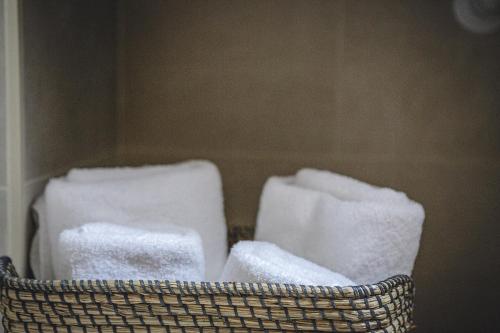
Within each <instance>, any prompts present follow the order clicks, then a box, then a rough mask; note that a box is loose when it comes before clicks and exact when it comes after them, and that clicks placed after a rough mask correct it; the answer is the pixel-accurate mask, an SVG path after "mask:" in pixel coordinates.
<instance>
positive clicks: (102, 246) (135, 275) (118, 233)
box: [58, 223, 205, 281]
mask: <svg viewBox="0 0 500 333" xmlns="http://www.w3.org/2000/svg"><path fill="white" fill-rule="evenodd" d="M58 247H59V250H60V251H59V252H60V253H61V256H62V260H63V262H65V263H67V265H68V267H65V268H63V271H64V274H62V275H61V278H65V279H75V280H80V279H83V280H87V279H111V280H114V279H116V280H128V279H143V280H171V281H174V280H180V281H202V280H203V279H204V276H205V262H204V256H203V246H202V242H201V238H200V236H199V235H198V233H197V232H195V231H194V230H192V229H187V228H180V227H177V226H172V225H170V226H167V225H162V226H161V228H159V227H158V224H148V223H141V227H140V228H136V227H127V226H122V225H117V224H109V223H90V224H85V225H82V226H80V227H77V228H74V229H67V230H64V231H63V232H62V233H61V234H60V236H59V243H58Z"/></svg>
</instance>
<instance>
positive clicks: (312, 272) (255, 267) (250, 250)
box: [219, 241, 356, 286]
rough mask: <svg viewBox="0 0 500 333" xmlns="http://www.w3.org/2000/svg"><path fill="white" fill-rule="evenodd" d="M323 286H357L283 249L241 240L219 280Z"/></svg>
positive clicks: (263, 243) (339, 275)
mask: <svg viewBox="0 0 500 333" xmlns="http://www.w3.org/2000/svg"><path fill="white" fill-rule="evenodd" d="M219 280H220V281H228V282H233V281H236V282H265V283H267V282H270V283H293V284H302V285H321V286H352V285H356V283H354V282H353V281H351V280H349V279H348V278H346V277H345V276H343V275H341V274H338V273H335V272H332V271H330V270H329V269H326V268H324V267H321V266H319V265H316V264H315V263H313V262H311V261H308V260H305V259H303V258H300V257H297V256H294V255H293V254H291V253H289V252H286V251H284V250H282V249H280V248H279V247H278V246H276V245H274V244H271V243H268V242H257V241H240V242H238V243H237V244H236V245H234V246H233V248H232V249H231V253H230V254H229V258H228V260H227V263H226V266H225V267H224V271H223V273H222V275H221V277H220V279H219Z"/></svg>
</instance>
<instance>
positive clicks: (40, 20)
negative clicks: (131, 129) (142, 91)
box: [23, 0, 116, 180]
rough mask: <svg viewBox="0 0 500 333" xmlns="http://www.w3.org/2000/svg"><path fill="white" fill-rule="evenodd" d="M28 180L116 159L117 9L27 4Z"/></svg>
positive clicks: (52, 0)
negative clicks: (110, 157)
mask: <svg viewBox="0 0 500 333" xmlns="http://www.w3.org/2000/svg"><path fill="white" fill-rule="evenodd" d="M23 23H24V25H23V48H24V91H25V95H24V103H25V105H24V107H25V133H26V170H25V175H26V178H27V179H28V180H31V179H33V178H38V177H41V176H42V177H44V176H46V175H52V174H53V173H54V172H55V171H58V172H61V171H64V170H65V169H67V168H68V167H70V166H73V165H76V164H78V163H82V162H89V161H94V160H96V159H101V158H103V157H106V156H108V155H110V154H112V151H113V149H114V142H115V131H114V128H115V113H114V110H115V93H114V92H115V90H114V89H115V68H116V66H115V4H114V2H113V1H98V0H92V1H84V0H71V1H65V0H49V1H25V2H24V3H23Z"/></svg>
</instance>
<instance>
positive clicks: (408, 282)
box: [0, 256, 414, 299]
mask: <svg viewBox="0 0 500 333" xmlns="http://www.w3.org/2000/svg"><path fill="white" fill-rule="evenodd" d="M1 285H4V286H7V287H9V288H13V289H17V290H21V291H43V292H58V293H59V292H78V293H87V292H92V293H96V292H97V293H130V292H132V293H141V294H178V295H182V296H184V295H200V294H207V295H210V294H211V295H231V296H243V295H255V296H284V297H313V298H317V297H341V298H352V299H361V298H366V297H372V296H378V295H383V294H386V293H387V292H390V291H391V290H394V289H395V288H398V287H403V288H409V289H413V287H414V283H413V279H412V278H411V277H410V276H408V275H403V274H400V275H395V276H392V277H389V278H387V279H385V280H383V281H380V282H378V283H374V284H362V285H355V286H344V287H340V286H312V285H297V284H287V283H259V282H250V283H248V282H204V281H201V282H193V281H169V280H99V279H95V280H66V279H65V280H37V279H28V278H21V277H19V276H18V274H17V273H16V270H15V268H14V265H13V263H12V261H11V259H10V258H9V257H6V256H4V257H0V286H1Z"/></svg>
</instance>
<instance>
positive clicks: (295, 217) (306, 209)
mask: <svg viewBox="0 0 500 333" xmlns="http://www.w3.org/2000/svg"><path fill="white" fill-rule="evenodd" d="M424 218H425V213H424V210H423V207H422V206H421V205H420V204H419V203H417V202H414V201H412V200H410V199H408V197H407V196H406V195H405V194H404V193H402V192H397V191H394V190H391V189H388V188H380V187H376V186H372V185H369V184H366V183H363V182H360V181H358V180H355V179H352V178H349V177H346V176H342V175H338V174H334V173H331V172H327V171H318V170H312V169H304V170H301V171H299V172H298V173H297V175H296V176H295V177H272V178H270V179H269V180H268V181H267V183H266V185H265V187H264V191H263V193H262V197H261V202H260V208H259V213H258V218H257V230H256V236H255V239H256V240H262V241H269V242H274V243H276V244H277V245H279V246H281V247H282V248H283V249H285V250H287V251H290V252H292V253H293V254H295V255H298V256H302V257H304V258H307V259H309V260H311V261H314V262H315V263H317V264H320V265H322V266H325V267H327V268H329V269H332V270H334V271H336V272H339V273H341V274H344V275H346V276H348V277H349V278H351V279H353V280H354V281H356V282H358V283H374V282H378V281H380V280H383V279H385V278H388V277H390V276H392V275H396V274H407V275H411V272H412V270H413V265H414V262H415V258H416V256H417V252H418V248H419V243H420V235H421V232H422V224H423V221H424Z"/></svg>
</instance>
